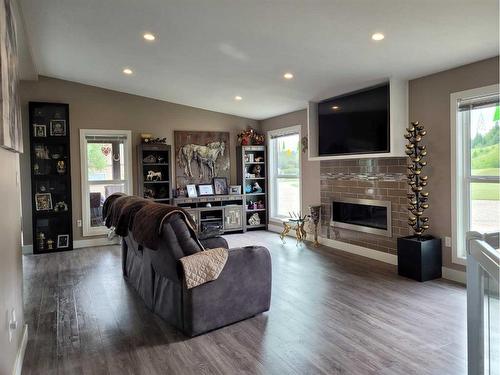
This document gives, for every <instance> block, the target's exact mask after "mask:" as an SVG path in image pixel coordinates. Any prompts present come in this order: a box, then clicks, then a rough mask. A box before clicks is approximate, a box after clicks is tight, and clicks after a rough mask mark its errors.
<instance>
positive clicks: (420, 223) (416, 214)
mask: <svg viewBox="0 0 500 375" xmlns="http://www.w3.org/2000/svg"><path fill="white" fill-rule="evenodd" d="M406 130H407V133H406V134H405V136H404V137H405V138H406V139H407V140H408V143H407V144H406V155H408V175H407V177H408V185H409V190H410V192H409V193H408V194H407V198H408V211H409V216H408V225H409V226H410V227H411V228H412V230H413V232H414V235H412V236H407V237H401V238H398V274H399V275H401V276H405V277H409V278H411V279H414V280H418V281H426V280H431V279H435V278H439V277H441V266H442V255H441V239H439V238H434V237H432V236H423V235H422V234H423V233H424V232H425V231H426V230H428V229H429V218H428V217H427V216H424V211H425V210H426V209H427V208H429V203H428V200H429V192H427V191H424V188H425V186H427V182H428V177H427V176H425V175H423V174H422V170H423V168H424V167H425V166H426V165H427V161H426V160H424V159H425V157H426V156H427V148H426V146H425V145H422V144H421V143H420V142H421V141H422V139H423V137H424V136H425V135H426V134H427V131H426V130H425V129H424V126H423V125H420V124H419V123H418V121H417V122H412V123H411V125H410V126H409V127H408V128H407V129H406Z"/></svg>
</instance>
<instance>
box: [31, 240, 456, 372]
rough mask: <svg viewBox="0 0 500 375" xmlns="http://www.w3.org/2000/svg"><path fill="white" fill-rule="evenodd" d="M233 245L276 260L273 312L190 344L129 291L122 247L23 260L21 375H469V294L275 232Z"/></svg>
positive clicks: (391, 267)
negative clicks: (25, 329) (25, 335)
mask: <svg viewBox="0 0 500 375" xmlns="http://www.w3.org/2000/svg"><path fill="white" fill-rule="evenodd" d="M226 238H227V239H228V241H229V243H230V245H231V246H233V247H234V246H240V245H252V244H260V245H264V246H266V247H268V248H269V249H270V251H271V256H272V261H273V293H272V303H271V310H270V311H269V312H267V313H265V314H261V315H259V316H256V317H254V318H252V319H249V320H246V321H244V322H240V323H237V324H233V325H231V326H229V327H225V328H222V329H219V330H216V331H214V332H211V333H208V334H205V335H202V336H200V337H196V338H191V339H190V338H186V337H184V336H183V335H182V334H180V333H178V332H176V331H175V330H174V329H172V328H171V327H169V326H168V325H167V324H166V323H164V322H163V321H162V320H161V319H160V318H158V317H156V316H155V315H153V314H152V313H151V312H149V311H148V310H147V309H146V308H145V307H144V305H143V303H142V301H141V300H140V299H139V298H138V297H137V296H136V295H135V292H134V291H133V290H132V289H131V288H130V287H129V286H128V285H127V284H126V283H125V281H124V280H123V278H122V275H121V264H120V250H119V247H118V246H107V247H98V248H88V249H80V250H75V251H72V252H66V253H58V254H47V255H38V256H25V257H24V272H25V287H24V288H25V294H24V298H25V306H26V308H25V316H26V320H27V323H28V325H29V342H28V346H27V350H26V356H25V360H24V369H23V374H25V375H27V374H120V375H122V374H280V375H283V374H355V375H357V374H362V375H365V374H422V375H427V374H436V375H446V374H450V375H461V374H466V359H465V358H466V316H465V313H466V306H465V303H466V301H465V289H464V288H463V287H462V286H460V285H457V284H454V283H450V282H446V281H444V280H438V281H431V282H426V283H418V282H414V281H411V280H407V279H404V278H401V277H398V276H397V275H396V269H395V267H393V266H390V265H386V264H382V263H379V262H375V261H371V260H368V259H365V258H361V257H357V256H353V255H350V254H346V253H343V252H340V251H336V250H332V249H329V248H326V247H321V248H319V249H314V248H312V247H307V246H299V247H296V246H295V243H294V241H293V240H292V239H289V240H288V243H287V244H286V245H281V242H280V241H279V239H278V235H277V234H274V233H270V232H262V231H261V232H251V233H246V234H237V235H231V236H226ZM228 308H231V306H228Z"/></svg>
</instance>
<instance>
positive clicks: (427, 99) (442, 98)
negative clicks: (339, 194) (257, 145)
mask: <svg viewBox="0 0 500 375" xmlns="http://www.w3.org/2000/svg"><path fill="white" fill-rule="evenodd" d="M498 78H499V65H498V56H497V57H494V58H491V59H487V60H483V61H479V62H476V63H473V64H469V65H465V66H462V67H459V68H455V69H450V70H447V71H443V72H440V73H436V74H432V75H429V76H426V77H422V78H418V79H414V80H412V81H410V83H409V91H410V92H409V101H410V103H409V116H410V121H420V122H421V123H422V124H423V125H425V127H426V128H427V130H428V135H427V136H426V137H425V139H424V141H425V142H426V144H427V145H428V149H429V158H428V161H429V167H427V174H428V175H429V185H428V188H429V191H430V194H431V196H430V208H429V210H428V211H427V212H426V213H428V215H429V217H430V220H431V222H430V224H431V230H430V233H431V234H433V235H436V236H438V237H441V238H444V237H445V236H451V182H450V179H451V176H450V167H451V164H450V163H451V161H450V152H451V151H450V94H451V93H453V92H457V91H462V90H467V89H471V88H476V87H482V86H487V85H492V84H495V83H498ZM260 124H261V129H262V130H264V131H267V130H271V129H278V128H284V127H287V126H292V125H297V124H300V125H302V133H303V135H305V134H306V133H307V113H306V110H305V109H304V110H301V111H296V112H291V113H287V114H284V115H281V116H277V117H273V118H270V119H267V120H263V121H260ZM305 159H306V158H305V157H304V158H303V159H302V171H303V175H302V176H303V177H302V202H303V204H302V206H303V209H306V208H307V205H309V204H311V203H316V202H317V201H319V194H320V167H319V162H310V161H307V160H305ZM443 244H444V241H443ZM443 266H445V267H449V268H454V269H457V270H464V269H465V268H464V267H463V266H461V265H459V264H453V263H452V257H451V249H450V248H446V247H443Z"/></svg>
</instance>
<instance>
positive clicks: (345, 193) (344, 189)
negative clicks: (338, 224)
mask: <svg viewBox="0 0 500 375" xmlns="http://www.w3.org/2000/svg"><path fill="white" fill-rule="evenodd" d="M320 168H321V213H322V214H321V216H322V217H321V236H322V237H324V238H329V239H334V240H337V241H342V242H346V243H350V244H353V245H358V246H362V247H366V248H369V249H373V250H377V251H381V252H384V253H390V254H396V253H397V251H396V249H397V246H396V241H397V238H398V237H401V236H407V235H409V234H410V233H411V232H410V228H409V226H408V224H407V221H408V211H407V209H406V207H407V198H406V194H407V191H408V185H407V184H406V158H381V159H355V160H328V161H321V162H320ZM340 198H361V199H378V200H384V201H391V204H392V237H385V236H381V235H376V234H369V233H363V232H358V231H353V230H349V229H344V228H332V227H330V210H331V200H332V199H340Z"/></svg>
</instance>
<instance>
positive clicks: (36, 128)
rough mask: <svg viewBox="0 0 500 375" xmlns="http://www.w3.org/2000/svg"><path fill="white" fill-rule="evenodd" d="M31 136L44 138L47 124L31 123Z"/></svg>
mask: <svg viewBox="0 0 500 375" xmlns="http://www.w3.org/2000/svg"><path fill="white" fill-rule="evenodd" d="M33 136H34V137H36V138H44V137H46V136H47V126H46V125H41V124H33Z"/></svg>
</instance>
